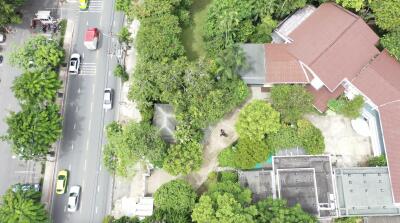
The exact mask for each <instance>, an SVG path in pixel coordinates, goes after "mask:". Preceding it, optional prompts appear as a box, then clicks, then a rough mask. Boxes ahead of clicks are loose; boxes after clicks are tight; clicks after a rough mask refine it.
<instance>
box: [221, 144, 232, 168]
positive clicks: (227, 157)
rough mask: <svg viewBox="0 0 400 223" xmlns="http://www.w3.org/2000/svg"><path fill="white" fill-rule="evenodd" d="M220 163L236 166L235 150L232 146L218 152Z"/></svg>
mask: <svg viewBox="0 0 400 223" xmlns="http://www.w3.org/2000/svg"><path fill="white" fill-rule="evenodd" d="M218 165H219V166H221V167H236V164H235V151H233V149H232V147H231V146H230V147H228V148H225V149H224V150H222V151H221V152H220V153H219V154H218Z"/></svg>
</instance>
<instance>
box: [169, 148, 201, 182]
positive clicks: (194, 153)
mask: <svg viewBox="0 0 400 223" xmlns="http://www.w3.org/2000/svg"><path fill="white" fill-rule="evenodd" d="M202 161H203V147H202V145H201V144H200V143H198V142H195V141H189V142H185V143H181V144H175V145H172V146H171V147H170V148H169V150H168V155H167V156H166V158H165V160H164V165H163V168H164V169H165V170H166V171H167V172H168V173H170V174H172V175H175V176H176V175H179V174H184V175H185V174H189V173H190V172H192V171H196V170H198V169H200V166H201V163H202Z"/></svg>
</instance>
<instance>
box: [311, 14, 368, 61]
mask: <svg viewBox="0 0 400 223" xmlns="http://www.w3.org/2000/svg"><path fill="white" fill-rule="evenodd" d="M342 11H346V10H342ZM360 18H361V17H358V18H357V19H355V20H354V21H353V22H352V23H351V24H350V25H349V26H348V27H347V28H346V29H344V30H343V31H342V32H341V33H340V35H338V36H337V37H336V39H335V41H333V42H332V43H331V44H329V46H328V47H326V48H325V49H324V50H323V51H321V53H320V54H319V55H318V56H317V57H316V58H315V59H314V60H312V61H311V63H310V67H311V66H312V65H313V64H314V63H315V62H316V61H317V60H318V59H319V58H320V57H321V56H322V55H323V54H325V52H326V51H328V50H329V49H330V48H331V47H332V46H333V45H335V43H336V42H337V41H338V40H339V39H340V38H341V37H342V36H343V35H344V34H345V33H346V32H347V31H349V29H350V28H351V27H353V26H354V24H355V23H356V22H358V20H359V19H360Z"/></svg>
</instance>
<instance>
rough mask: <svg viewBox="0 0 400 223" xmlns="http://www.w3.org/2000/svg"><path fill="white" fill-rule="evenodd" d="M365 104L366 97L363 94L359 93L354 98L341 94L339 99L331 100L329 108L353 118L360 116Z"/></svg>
mask: <svg viewBox="0 0 400 223" xmlns="http://www.w3.org/2000/svg"><path fill="white" fill-rule="evenodd" d="M363 106H364V98H363V97H362V96H361V95H357V96H356V97H354V98H353V99H352V100H348V99H347V98H346V97H345V96H341V97H339V99H336V100H329V102H328V107H329V109H331V110H332V111H334V112H336V113H338V114H342V115H344V116H345V117H348V118H351V119H355V118H358V117H360V115H361V109H362V107H363Z"/></svg>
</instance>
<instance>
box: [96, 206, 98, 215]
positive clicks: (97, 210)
mask: <svg viewBox="0 0 400 223" xmlns="http://www.w3.org/2000/svg"><path fill="white" fill-rule="evenodd" d="M97 212H98V210H97V206H96V214H97Z"/></svg>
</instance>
